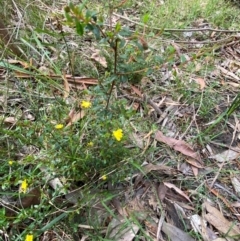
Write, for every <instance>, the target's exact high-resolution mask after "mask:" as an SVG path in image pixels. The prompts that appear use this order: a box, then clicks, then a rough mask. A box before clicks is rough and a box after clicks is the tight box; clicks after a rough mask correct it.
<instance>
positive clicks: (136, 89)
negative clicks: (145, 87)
mask: <svg viewBox="0 0 240 241" xmlns="http://www.w3.org/2000/svg"><path fill="white" fill-rule="evenodd" d="M131 88H132V90H133V92H134V93H136V94H137V95H138V96H139V97H140V98H142V97H143V94H142V92H141V91H140V90H139V89H138V88H137V87H135V86H133V85H131Z"/></svg>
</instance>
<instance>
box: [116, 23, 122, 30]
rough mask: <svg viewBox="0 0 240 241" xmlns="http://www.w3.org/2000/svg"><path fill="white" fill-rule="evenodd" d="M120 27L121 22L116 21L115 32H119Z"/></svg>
mask: <svg viewBox="0 0 240 241" xmlns="http://www.w3.org/2000/svg"><path fill="white" fill-rule="evenodd" d="M121 28H122V26H121V23H119V22H117V24H116V26H115V30H116V32H119V31H120V30H121Z"/></svg>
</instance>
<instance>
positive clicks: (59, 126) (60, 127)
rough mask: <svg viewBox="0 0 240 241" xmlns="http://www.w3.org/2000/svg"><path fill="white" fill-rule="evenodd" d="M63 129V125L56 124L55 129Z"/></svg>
mask: <svg viewBox="0 0 240 241" xmlns="http://www.w3.org/2000/svg"><path fill="white" fill-rule="evenodd" d="M62 128H63V124H57V125H55V129H57V130H61V129H62Z"/></svg>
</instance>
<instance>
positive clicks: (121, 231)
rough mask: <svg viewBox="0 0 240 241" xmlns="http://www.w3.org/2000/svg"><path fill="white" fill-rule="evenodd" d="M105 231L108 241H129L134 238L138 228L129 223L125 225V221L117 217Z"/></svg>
mask: <svg viewBox="0 0 240 241" xmlns="http://www.w3.org/2000/svg"><path fill="white" fill-rule="evenodd" d="M107 230H108V233H107V237H108V239H109V238H110V239H113V240H119V241H120V240H121V241H131V240H133V239H134V238H135V236H136V234H137V232H138V230H139V226H138V225H136V224H134V223H130V222H128V225H126V220H125V219H123V218H121V217H120V216H119V217H116V218H113V219H112V220H111V222H110V223H109V225H108V228H107Z"/></svg>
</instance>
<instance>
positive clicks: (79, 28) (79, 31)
mask: <svg viewBox="0 0 240 241" xmlns="http://www.w3.org/2000/svg"><path fill="white" fill-rule="evenodd" d="M75 24H76V30H77V34H79V35H80V36H83V33H84V27H83V24H82V23H80V22H79V21H78V20H77V19H76V20H75Z"/></svg>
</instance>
